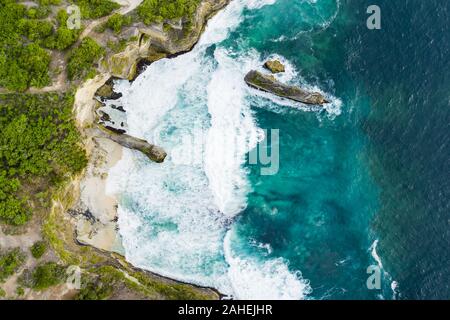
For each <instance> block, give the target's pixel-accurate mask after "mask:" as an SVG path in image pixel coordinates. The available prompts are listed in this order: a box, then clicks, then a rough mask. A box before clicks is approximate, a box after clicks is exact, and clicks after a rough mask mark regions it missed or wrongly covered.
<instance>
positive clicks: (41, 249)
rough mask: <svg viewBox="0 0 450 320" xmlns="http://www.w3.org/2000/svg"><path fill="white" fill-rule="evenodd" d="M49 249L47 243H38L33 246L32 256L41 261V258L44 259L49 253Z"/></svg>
mask: <svg viewBox="0 0 450 320" xmlns="http://www.w3.org/2000/svg"><path fill="white" fill-rule="evenodd" d="M47 249H48V247H47V243H46V242H45V241H38V242H36V243H35V244H33V246H32V247H31V249H30V251H31V255H32V256H33V257H34V258H35V259H39V258H40V257H42V256H43V255H44V253H45V252H47Z"/></svg>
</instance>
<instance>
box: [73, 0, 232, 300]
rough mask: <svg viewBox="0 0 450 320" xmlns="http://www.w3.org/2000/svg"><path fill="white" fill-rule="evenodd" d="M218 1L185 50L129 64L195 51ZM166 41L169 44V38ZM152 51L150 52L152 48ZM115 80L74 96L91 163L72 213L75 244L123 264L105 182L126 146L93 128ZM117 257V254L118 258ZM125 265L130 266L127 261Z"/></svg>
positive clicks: (225, 0)
mask: <svg viewBox="0 0 450 320" xmlns="http://www.w3.org/2000/svg"><path fill="white" fill-rule="evenodd" d="M215 2H216V7H214V6H213V5H212V4H211V0H205V1H204V2H202V4H200V7H199V10H198V12H197V15H196V17H197V19H200V18H199V17H201V19H200V21H197V23H200V25H199V26H198V30H196V31H197V34H196V35H194V37H192V35H190V38H189V37H186V38H187V43H185V47H180V48H177V49H179V50H178V51H176V52H173V53H168V54H165V55H164V56H159V57H158V58H156V59H154V60H152V59H147V60H145V58H142V57H135V58H136V59H135V61H130V63H131V64H132V65H138V64H139V63H144V64H150V63H153V62H156V61H158V60H160V59H161V58H167V59H171V58H175V57H177V56H179V55H182V54H185V53H188V52H190V51H191V50H193V48H194V47H195V46H196V44H197V43H198V41H199V40H200V37H201V36H202V34H203V31H204V30H205V27H206V25H207V23H208V21H209V19H211V18H212V17H213V16H214V15H215V14H216V13H218V12H219V11H220V10H222V9H223V8H224V7H226V5H228V4H229V2H230V0H217V1H215ZM205 7H206V8H205ZM208 10H209V11H208ZM167 41H169V42H170V39H168V40H167ZM168 45H169V46H170V45H171V44H170V43H169V44H168ZM126 51H127V49H125V50H124V52H126ZM149 51H151V45H150V47H149ZM119 54H120V53H119ZM143 61H144V62H143ZM129 69H130V70H131V69H133V67H132V66H130V67H129ZM144 70H145V68H135V71H136V75H135V76H134V77H132V78H131V79H130V78H126V80H128V81H133V80H134V79H135V78H136V77H138V76H139V74H140V73H142V72H143V71H144ZM113 77H114V78H118V79H121V78H120V77H117V76H115V75H113V74H111V72H109V71H106V70H105V71H102V72H101V73H100V74H99V75H97V76H96V77H95V78H94V79H90V80H88V81H86V82H84V83H83V84H82V85H81V86H80V87H79V88H78V89H77V91H76V94H75V103H74V113H75V115H76V122H77V125H78V127H79V130H80V131H81V133H82V134H83V135H84V136H85V137H84V144H85V149H86V152H87V155H88V159H89V163H88V166H87V168H86V169H85V172H84V173H83V174H82V176H81V179H80V180H79V188H80V192H79V195H78V197H79V198H78V200H77V201H76V205H75V206H74V207H73V208H72V209H71V211H72V212H73V213H75V221H76V222H75V225H74V228H75V235H74V241H75V242H76V243H77V245H81V246H89V247H92V248H93V249H95V250H99V251H101V252H104V253H105V252H106V253H110V254H111V255H112V257H113V258H114V260H116V262H118V263H120V264H122V263H123V261H121V260H125V261H126V258H125V250H124V248H123V246H122V241H121V237H120V233H119V231H118V230H119V229H118V228H119V227H118V224H117V219H118V213H117V206H118V199H117V195H110V194H107V192H106V181H107V177H108V174H109V172H110V169H111V168H112V167H114V166H115V165H116V164H117V163H118V162H119V161H120V160H121V158H122V154H123V147H122V146H120V145H119V144H117V143H115V142H113V141H111V140H108V139H105V138H100V137H96V136H95V133H94V130H93V125H94V124H95V122H96V110H97V108H98V106H99V104H100V102H99V101H97V100H96V98H95V94H96V92H97V90H98V89H100V88H101V87H102V86H104V85H105V83H107V82H108V80H109V79H111V78H113ZM116 255H118V257H117V256H116ZM126 262H127V263H128V264H129V265H131V264H130V263H129V262H128V261H126ZM131 266H132V265H131ZM132 268H134V269H135V270H140V271H142V272H144V273H146V274H151V275H153V276H156V277H158V278H161V279H165V280H166V281H170V282H174V283H179V284H186V285H191V286H193V287H195V288H198V289H201V290H210V291H212V292H214V293H215V294H216V296H217V297H216V298H218V299H221V298H223V297H224V295H223V294H222V293H220V292H219V291H218V290H217V289H215V288H210V287H204V286H200V285H197V284H193V283H188V282H183V281H180V280H176V279H171V278H169V277H165V276H163V275H160V274H157V273H154V272H152V271H150V270H144V269H141V268H138V267H135V266H132Z"/></svg>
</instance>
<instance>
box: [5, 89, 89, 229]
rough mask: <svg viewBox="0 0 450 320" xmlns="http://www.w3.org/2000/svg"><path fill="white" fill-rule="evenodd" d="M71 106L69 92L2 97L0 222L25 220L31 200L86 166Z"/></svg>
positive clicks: (18, 223)
mask: <svg viewBox="0 0 450 320" xmlns="http://www.w3.org/2000/svg"><path fill="white" fill-rule="evenodd" d="M72 106H73V96H72V95H70V94H65V95H58V94H43V95H26V94H9V95H1V96H0V127H1V128H2V130H0V220H2V221H4V222H6V223H10V224H14V225H21V224H24V223H25V222H26V221H27V220H28V218H29V217H30V208H29V207H28V205H27V200H30V199H29V198H31V200H33V197H36V196H37V195H38V193H39V192H38V191H44V190H48V189H49V188H50V187H52V186H53V185H55V184H57V183H59V182H61V181H63V180H64V179H65V178H66V176H67V175H72V174H75V173H78V172H80V171H81V170H82V169H83V168H84V166H85V165H86V162H87V160H86V155H85V152H84V150H83V149H82V148H81V146H80V141H81V139H80V135H79V132H78V131H77V129H76V126H75V123H74V120H73V117H72ZM32 191H35V192H32Z"/></svg>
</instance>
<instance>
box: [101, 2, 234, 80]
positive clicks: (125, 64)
mask: <svg viewBox="0 0 450 320" xmlns="http://www.w3.org/2000/svg"><path fill="white" fill-rule="evenodd" d="M229 2H230V0H203V1H202V2H201V3H200V5H199V6H198V9H197V12H196V13H195V15H194V17H193V21H192V22H191V25H190V27H189V30H185V29H184V28H183V27H184V26H183V24H182V21H181V20H180V21H177V22H176V23H175V22H171V28H170V31H169V32H165V31H164V28H162V26H158V25H152V26H147V25H145V24H144V23H142V22H139V23H135V24H134V25H133V26H131V27H128V28H125V29H124V31H123V32H122V36H121V37H122V38H123V39H125V40H127V39H128V40H130V39H131V38H137V40H135V41H131V42H130V43H129V44H128V45H127V47H126V48H125V50H123V51H122V52H119V53H116V54H112V55H111V56H109V57H108V58H107V59H106V66H105V67H106V70H107V71H108V72H109V73H110V74H111V75H112V76H114V77H116V78H120V79H128V80H133V79H134V78H135V77H136V74H137V70H138V67H137V65H138V63H139V61H140V60H145V61H148V62H154V61H157V60H159V59H162V58H165V57H168V56H172V55H177V54H180V53H184V52H187V51H190V50H191V49H192V48H193V47H194V45H195V44H196V43H197V41H198V40H199V38H200V36H201V34H202V32H203V29H204V28H205V25H206V22H207V21H208V20H209V18H211V16H213V15H214V14H215V13H217V12H218V11H219V10H220V9H222V8H223V7H225V6H226V5H227V4H228V3H229ZM128 37H130V38H128Z"/></svg>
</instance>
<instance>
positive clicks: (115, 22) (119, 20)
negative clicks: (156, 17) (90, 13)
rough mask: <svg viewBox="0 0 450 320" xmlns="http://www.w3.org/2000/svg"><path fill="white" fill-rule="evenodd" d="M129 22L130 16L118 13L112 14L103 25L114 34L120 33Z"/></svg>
mask: <svg viewBox="0 0 450 320" xmlns="http://www.w3.org/2000/svg"><path fill="white" fill-rule="evenodd" d="M131 21H132V18H131V16H123V15H121V14H120V13H114V14H113V15H112V16H111V17H109V19H108V21H107V22H106V23H105V27H106V28H108V29H111V30H113V31H114V32H115V33H120V31H122V28H123V27H126V26H128V25H130V24H131Z"/></svg>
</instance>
